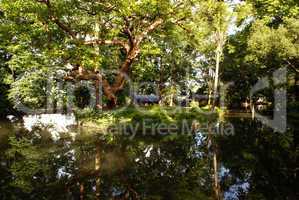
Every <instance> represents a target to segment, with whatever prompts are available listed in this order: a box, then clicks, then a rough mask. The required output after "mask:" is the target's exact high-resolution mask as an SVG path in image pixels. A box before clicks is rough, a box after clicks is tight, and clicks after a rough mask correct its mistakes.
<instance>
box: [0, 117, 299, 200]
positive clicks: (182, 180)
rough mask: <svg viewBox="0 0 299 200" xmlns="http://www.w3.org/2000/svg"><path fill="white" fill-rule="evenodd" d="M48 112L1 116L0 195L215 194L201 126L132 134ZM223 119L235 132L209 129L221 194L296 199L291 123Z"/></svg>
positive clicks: (202, 196)
mask: <svg viewBox="0 0 299 200" xmlns="http://www.w3.org/2000/svg"><path fill="white" fill-rule="evenodd" d="M56 117H57V116H56ZM37 118H38V119H40V122H41V123H33V122H36V121H38V120H36V119H37ZM46 118H47V119H48V121H51V122H52V123H46V122H45V118H43V117H37V116H32V117H29V118H27V119H25V120H24V123H20V122H15V123H11V122H2V123H0V150H1V152H2V153H1V154H0V199H213V198H212V197H213V190H212V188H213V172H212V165H211V153H210V151H209V144H208V139H207V137H206V135H205V134H203V133H200V132H198V133H194V134H189V135H180V134H174V135H163V136H160V137H154V136H147V135H141V136H139V137H136V138H134V139H132V138H130V137H129V136H128V135H123V134H115V135H111V134H105V133H103V132H99V130H95V129H92V128H84V127H83V128H82V127H79V128H78V127H77V126H74V125H75V121H74V119H73V117H72V116H59V117H58V121H57V120H55V119H54V118H51V117H50V116H46ZM63 120H65V121H63ZM226 120H227V121H229V122H230V123H232V124H233V126H234V130H235V132H234V134H233V135H229V136H224V135H217V136H215V140H216V141H217V144H218V145H217V146H218V152H217V153H218V155H219V158H220V173H219V178H220V185H221V190H222V194H223V197H224V198H225V199H295V198H296V189H295V183H296V182H295V178H296V147H295V143H294V141H295V134H294V130H293V129H288V131H287V132H286V133H284V134H280V133H274V132H273V131H272V130H271V129H270V128H268V127H265V126H263V125H262V124H260V123H258V122H256V121H252V120H250V119H245V118H231V119H226ZM62 122H65V123H62ZM29 124H30V126H29ZM53 124H54V126H53ZM61 124H67V125H68V126H64V127H61V126H60V125H61Z"/></svg>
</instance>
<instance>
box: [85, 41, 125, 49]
mask: <svg viewBox="0 0 299 200" xmlns="http://www.w3.org/2000/svg"><path fill="white" fill-rule="evenodd" d="M84 44H86V45H119V46H122V47H123V48H124V49H125V50H126V52H129V49H130V47H129V45H128V44H127V42H125V41H123V40H120V39H112V40H102V39H95V40H88V41H85V42H84Z"/></svg>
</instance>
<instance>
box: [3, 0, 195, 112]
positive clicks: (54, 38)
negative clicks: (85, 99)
mask: <svg viewBox="0 0 299 200" xmlns="http://www.w3.org/2000/svg"><path fill="white" fill-rule="evenodd" d="M194 6H195V2H192V1H175V2H173V1H162V2H158V1H148V0H144V1H97V0H93V1H85V0H72V1H71V2H70V1H65V0H55V1H54V0H30V1H26V2H24V1H20V0H17V1H14V2H11V1H6V0H4V1H1V8H2V10H3V12H4V14H5V16H6V19H7V20H8V23H6V24H5V25H4V26H6V28H7V29H6V30H7V33H8V35H9V36H12V37H10V38H8V39H7V41H13V42H12V44H11V45H10V47H11V51H12V53H13V54H14V55H15V58H14V59H13V60H14V61H16V60H17V59H22V61H20V60H18V61H19V62H18V63H20V62H21V64H20V65H25V64H26V65H27V67H28V65H37V63H30V62H28V61H29V60H31V61H37V60H38V59H40V60H39V61H37V62H38V65H40V64H42V62H44V63H43V65H44V66H47V67H50V66H53V67H54V66H61V67H63V66H64V65H65V64H66V63H71V64H72V65H73V66H74V69H73V70H72V71H71V72H70V73H69V74H68V76H67V77H66V78H67V79H69V80H93V81H94V82H95V85H96V88H98V87H99V85H100V84H101V85H102V87H103V91H104V95H105V96H106V97H107V98H108V100H109V102H110V106H111V107H113V106H115V105H116V103H117V93H118V92H120V91H121V90H122V89H123V87H124V85H125V79H126V76H127V75H128V74H129V72H130V71H131V70H132V69H131V67H132V64H133V63H134V61H135V60H136V59H137V58H138V56H139V55H140V51H141V49H142V48H143V44H144V42H145V41H146V40H148V39H149V36H150V35H153V34H156V35H158V34H162V33H163V30H164V29H169V28H170V27H172V26H176V25H178V24H179V25H180V26H182V27H183V26H184V24H190V22H191V20H192V18H191V17H190V16H191V14H192V8H193V7H194ZM20 22H21V23H20ZM17 45H18V46H17ZM103 46H104V47H103ZM106 46H108V47H109V48H108V47H106ZM24 53H26V54H27V55H28V54H29V55H30V56H28V57H23V58H18V56H20V55H22V54H24ZM43 56H44V57H43ZM109 56H110V57H111V58H112V59H113V62H111V59H109ZM25 61H27V62H25ZM12 62H13V61H12ZM105 64H109V70H111V71H113V70H115V69H116V75H115V76H114V77H112V78H110V77H111V73H110V75H106V74H105V73H103V71H104V70H105V69H107V68H106V66H105ZM118 64H119V66H120V67H115V66H116V65H118ZM99 65H102V66H101V67H100V66H99ZM111 65H114V66H111ZM97 96H98V94H97ZM96 99H97V103H99V99H98V97H97V98H96Z"/></svg>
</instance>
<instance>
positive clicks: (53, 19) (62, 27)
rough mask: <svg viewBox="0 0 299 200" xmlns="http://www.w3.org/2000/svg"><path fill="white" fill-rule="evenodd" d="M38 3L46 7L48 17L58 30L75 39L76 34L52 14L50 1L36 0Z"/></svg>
mask: <svg viewBox="0 0 299 200" xmlns="http://www.w3.org/2000/svg"><path fill="white" fill-rule="evenodd" d="M36 1H37V2H39V3H43V4H45V5H46V6H47V8H48V10H49V15H50V16H49V17H50V20H51V21H52V22H54V23H55V24H56V25H57V26H58V27H59V28H60V29H62V30H63V31H64V32H65V33H67V34H68V35H70V36H71V37H72V38H74V39H76V35H77V34H76V32H74V31H73V30H72V29H71V28H70V27H69V26H67V25H66V24H64V23H63V22H61V21H60V20H59V19H58V18H57V17H56V16H54V14H53V10H52V5H51V3H50V0H36Z"/></svg>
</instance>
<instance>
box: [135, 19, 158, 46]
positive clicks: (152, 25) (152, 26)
mask: <svg viewBox="0 0 299 200" xmlns="http://www.w3.org/2000/svg"><path fill="white" fill-rule="evenodd" d="M162 23H163V19H162V18H158V19H156V20H155V21H154V22H153V23H151V24H150V25H149V26H148V27H147V28H146V29H145V30H144V31H142V32H141V33H140V34H139V35H138V36H137V37H136V44H137V45H139V44H140V42H141V41H142V40H143V39H144V38H145V37H146V36H147V35H148V33H149V32H151V31H153V30H154V29H155V28H157V27H158V26H160V25H161V24H162Z"/></svg>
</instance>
